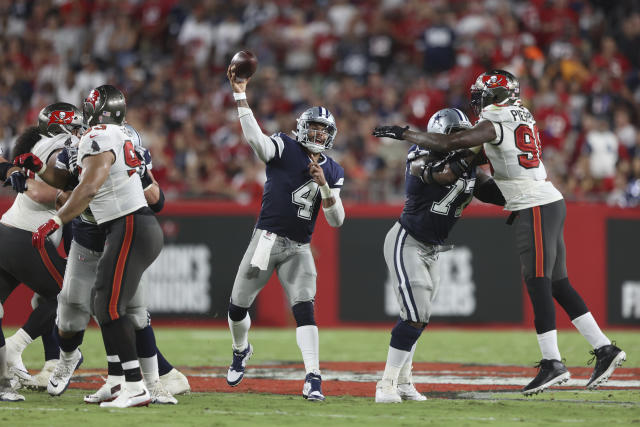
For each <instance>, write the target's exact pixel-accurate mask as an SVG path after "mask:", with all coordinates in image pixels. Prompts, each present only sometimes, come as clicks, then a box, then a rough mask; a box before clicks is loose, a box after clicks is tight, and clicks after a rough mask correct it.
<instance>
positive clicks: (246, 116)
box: [227, 65, 278, 163]
mask: <svg viewBox="0 0 640 427" xmlns="http://www.w3.org/2000/svg"><path fill="white" fill-rule="evenodd" d="M227 78H228V79H229V82H230V83H231V88H232V89H233V95H234V98H235V100H236V102H237V103H238V118H239V119H240V126H241V127H242V133H243V134H244V137H245V139H246V140H247V142H248V143H249V145H251V148H253V151H254V152H255V153H256V154H257V155H258V157H259V158H260V160H262V161H263V162H265V163H266V162H268V161H269V160H271V159H273V158H274V157H275V156H276V154H277V152H278V149H277V148H276V143H275V142H274V141H273V140H272V139H271V138H269V137H268V136H267V135H265V134H263V133H262V129H260V125H259V124H258V122H257V121H256V118H255V117H254V116H253V112H252V111H251V108H250V107H249V103H248V102H247V97H246V95H245V91H246V89H247V83H248V82H249V80H251V79H250V78H248V79H242V80H239V79H236V73H235V65H232V66H229V68H228V69H227ZM243 96H244V98H243Z"/></svg>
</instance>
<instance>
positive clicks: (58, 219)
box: [51, 215, 62, 227]
mask: <svg viewBox="0 0 640 427" xmlns="http://www.w3.org/2000/svg"><path fill="white" fill-rule="evenodd" d="M51 219H52V220H53V222H55V223H56V224H58V226H60V227H62V220H61V219H60V217H59V216H58V215H54V216H53V218H51Z"/></svg>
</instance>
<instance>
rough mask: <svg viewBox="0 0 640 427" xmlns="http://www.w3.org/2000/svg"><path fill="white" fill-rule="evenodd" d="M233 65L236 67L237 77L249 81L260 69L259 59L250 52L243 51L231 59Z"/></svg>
mask: <svg viewBox="0 0 640 427" xmlns="http://www.w3.org/2000/svg"><path fill="white" fill-rule="evenodd" d="M231 65H235V66H236V77H238V78H240V79H248V78H249V77H251V76H252V75H253V73H255V72H256V68H258V58H256V56H255V55H254V54H253V53H251V52H249V51H248V50H241V51H240V52H238V53H236V54H235V55H233V58H231Z"/></svg>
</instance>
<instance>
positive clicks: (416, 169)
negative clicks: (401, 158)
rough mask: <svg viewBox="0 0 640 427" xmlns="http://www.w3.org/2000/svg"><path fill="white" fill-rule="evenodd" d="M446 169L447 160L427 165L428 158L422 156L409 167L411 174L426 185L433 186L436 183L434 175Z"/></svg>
mask: <svg viewBox="0 0 640 427" xmlns="http://www.w3.org/2000/svg"><path fill="white" fill-rule="evenodd" d="M444 167H445V160H444V159H442V160H438V161H435V162H430V163H427V157H426V156H422V157H418V158H416V159H415V160H413V161H412V162H411V164H410V166H409V174H411V175H413V176H417V177H418V178H420V181H422V182H423V183H425V184H432V183H433V182H435V181H434V179H433V174H434V173H436V172H442V171H443V170H444Z"/></svg>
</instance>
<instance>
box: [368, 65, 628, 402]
mask: <svg viewBox="0 0 640 427" xmlns="http://www.w3.org/2000/svg"><path fill="white" fill-rule="evenodd" d="M519 96H520V83H519V82H518V80H517V79H516V77H515V76H514V75H513V74H511V73H509V72H508V71H504V70H492V71H488V72H486V73H483V74H481V75H480V76H478V78H477V79H476V81H475V83H474V84H473V85H472V86H471V107H472V108H473V109H474V112H475V113H476V114H477V115H478V116H479V117H480V120H479V122H478V123H477V124H476V125H475V126H474V127H473V128H471V129H469V130H466V131H463V132H458V133H456V134H452V135H439V134H435V133H428V132H416V131H410V130H407V129H408V128H402V127H399V126H380V127H377V128H375V129H374V131H373V134H374V135H375V136H378V137H389V138H394V139H399V140H407V141H409V142H412V143H414V144H417V145H418V146H420V147H423V148H426V149H430V150H436V151H441V152H447V151H450V150H455V149H460V148H469V149H474V151H479V150H480V149H481V148H482V147H484V150H485V153H486V155H487V157H488V158H489V161H490V163H491V166H492V167H493V170H494V172H493V178H494V179H495V181H496V184H498V187H499V188H500V191H501V192H502V194H503V195H504V198H505V199H506V206H505V209H507V210H510V211H512V214H511V215H512V217H514V216H516V215H517V219H516V225H515V233H516V242H517V243H516V245H517V249H518V251H519V253H520V264H521V266H522V272H523V275H524V280H525V283H526V285H527V291H528V293H529V298H530V300H531V304H532V305H533V311H534V314H535V328H536V333H537V338H538V345H539V346H540V350H541V352H542V360H541V361H540V363H539V364H538V367H539V368H540V370H539V372H538V375H537V376H536V377H535V378H534V379H533V380H532V381H531V382H530V383H529V384H527V385H526V386H525V387H524V388H523V390H522V392H523V394H524V395H531V394H535V393H539V392H542V391H544V390H545V389H546V388H548V387H551V386H553V385H554V384H559V383H562V382H565V381H567V380H568V379H569V377H570V374H569V372H568V370H567V368H566V367H565V365H564V364H563V363H562V362H561V357H560V350H559V349H558V342H557V331H556V317H555V316H556V315H555V307H554V305H553V299H554V298H555V299H556V301H558V303H559V304H560V305H561V306H562V308H563V309H564V310H565V311H566V312H567V314H568V315H569V318H570V319H571V321H572V323H573V324H574V326H575V327H576V328H577V329H578V331H579V332H580V333H581V334H582V335H583V336H584V337H585V338H586V339H587V341H588V342H589V344H591V346H592V347H593V351H592V352H591V353H592V354H593V355H594V357H595V358H596V366H595V368H594V370H593V374H592V375H591V378H590V379H589V381H588V382H587V385H586V386H587V388H589V389H594V388H597V387H598V386H599V385H600V384H602V383H603V382H605V381H606V380H607V379H608V378H609V377H610V376H611V374H612V373H613V371H614V370H615V368H616V367H617V366H620V365H621V364H622V362H624V360H626V354H625V352H624V351H622V350H621V349H619V348H618V347H616V346H615V345H613V344H612V343H611V341H610V340H609V338H607V337H606V336H605V335H604V334H603V333H602V331H601V330H600V327H599V326H598V324H597V323H596V321H595V319H594V318H593V315H592V314H591V313H590V312H589V309H588V308H587V306H586V304H585V303H584V301H583V300H582V297H581V296H580V295H579V294H578V293H577V291H576V290H575V289H574V288H573V287H572V286H571V284H570V282H569V278H568V277H567V276H568V274H567V267H566V250H565V244H564V238H563V230H564V220H565V217H566V205H565V202H564V198H563V197H562V194H561V193H560V192H559V191H558V190H557V189H556V188H555V187H554V186H553V184H552V183H551V182H550V181H547V180H546V177H547V174H546V171H545V168H544V165H543V164H542V160H541V159H540V157H541V144H540V136H539V134H538V127H537V126H536V121H535V120H534V118H533V115H532V114H531V113H530V112H529V110H527V109H526V108H524V107H523V106H522V105H521V101H520V98H519Z"/></svg>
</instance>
